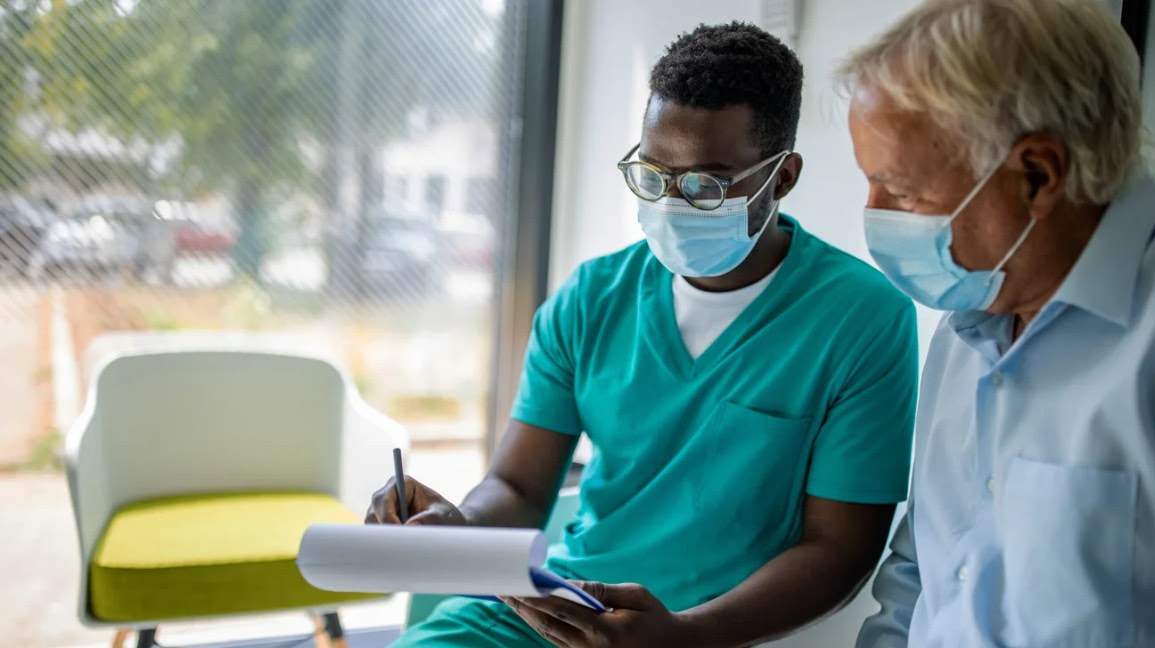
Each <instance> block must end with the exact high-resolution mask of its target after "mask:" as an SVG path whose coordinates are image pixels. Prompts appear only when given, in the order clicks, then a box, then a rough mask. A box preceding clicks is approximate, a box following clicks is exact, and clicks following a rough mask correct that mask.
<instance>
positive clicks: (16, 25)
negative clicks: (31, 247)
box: [0, 0, 43, 191]
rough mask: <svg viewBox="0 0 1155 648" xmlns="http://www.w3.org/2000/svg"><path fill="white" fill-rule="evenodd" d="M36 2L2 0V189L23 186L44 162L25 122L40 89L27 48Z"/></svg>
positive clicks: (0, 120)
mask: <svg viewBox="0 0 1155 648" xmlns="http://www.w3.org/2000/svg"><path fill="white" fill-rule="evenodd" d="M34 4H35V3H33V2H29V1H27V0H2V1H0V191H10V190H13V189H16V188H18V187H20V185H22V184H23V183H24V182H25V181H26V180H27V179H28V178H29V177H30V176H32V175H33V174H34V173H35V172H36V170H37V169H38V168H39V166H40V165H41V164H42V163H43V159H42V156H39V155H37V154H36V147H35V146H33V145H32V143H31V142H30V141H29V139H28V137H27V133H26V132H24V131H25V128H22V124H21V119H22V118H24V117H25V116H26V115H27V107H28V104H29V103H30V102H31V101H34V100H35V99H36V95H37V93H38V91H39V87H38V83H37V79H36V76H35V74H34V73H33V71H32V70H33V68H32V66H31V65H30V63H31V59H32V56H31V54H30V53H29V52H28V51H27V49H26V48H25V47H24V39H25V38H26V37H27V35H28V33H29V32H30V31H31V30H32V28H33V25H34V23H35V20H36V10H35V7H34V6H33V5H34Z"/></svg>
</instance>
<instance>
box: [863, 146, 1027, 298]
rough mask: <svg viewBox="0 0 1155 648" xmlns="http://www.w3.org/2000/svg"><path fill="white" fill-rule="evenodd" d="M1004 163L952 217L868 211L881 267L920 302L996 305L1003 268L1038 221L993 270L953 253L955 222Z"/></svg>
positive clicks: (869, 235) (870, 239)
mask: <svg viewBox="0 0 1155 648" xmlns="http://www.w3.org/2000/svg"><path fill="white" fill-rule="evenodd" d="M1000 166H1001V165H1000ZM998 168H999V167H998V166H996V167H995V168H993V169H991V170H990V171H989V172H988V173H987V174H986V175H985V176H983V178H982V179H981V180H979V183H978V184H977V185H976V186H975V188H974V189H972V190H971V192H970V193H969V194H968V195H967V197H966V198H964V199H963V201H962V203H961V204H960V205H959V206H958V208H957V209H955V210H954V213H953V214H951V215H950V216H924V215H921V214H914V213H911V212H905V211H897V210H890V209H874V208H872V207H867V208H866V209H865V210H864V216H865V221H866V246H867V248H868V249H869V250H870V255H871V256H872V257H874V261H875V263H877V264H878V267H879V269H881V270H882V272H883V274H885V275H886V277H887V278H888V279H890V281H891V283H893V284H894V285H895V286H896V287H898V289H899V290H901V291H903V292H904V293H906V294H907V295H909V296H910V297H911V298H912V299H914V300H915V301H917V302H919V303H920V304H923V305H925V306H929V307H931V308H935V309H938V310H945V311H966V310H986V309H987V308H990V306H991V304H993V303H994V301H995V299H996V298H997V297H998V296H999V291H1000V290H1002V287H1003V281H1004V280H1005V279H1006V273H1005V272H1003V267H1004V266H1006V264H1007V262H1008V261H1010V260H1011V257H1013V256H1014V255H1015V253H1016V252H1018V250H1019V247H1021V246H1022V244H1023V242H1024V241H1026V240H1027V235H1028V234H1030V233H1031V230H1032V229H1034V227H1035V223H1036V222H1037V221H1036V220H1035V219H1033V218H1032V219H1031V222H1030V224H1029V225H1027V227H1026V229H1025V230H1023V233H1022V235H1021V236H1019V239H1018V240H1017V241H1015V244H1014V245H1012V246H1011V249H1010V250H1008V251H1007V253H1006V255H1004V256H1003V258H1002V260H1001V261H999V262H998V264H996V265H995V267H994V269H993V270H967V269H966V268H964V267H962V266H960V265H959V264H958V263H956V262H955V260H954V257H953V256H951V253H950V245H951V241H952V237H953V232H952V230H951V222H952V221H954V219H956V218H958V215H959V214H961V213H962V211H963V210H964V209H966V207H967V205H969V204H970V203H971V201H972V200H973V199H974V197H975V196H976V195H978V193H979V191H981V190H982V188H983V187H984V186H986V184H987V182H988V181H989V180H990V179H991V176H993V175H994V174H995V171H996V170H998Z"/></svg>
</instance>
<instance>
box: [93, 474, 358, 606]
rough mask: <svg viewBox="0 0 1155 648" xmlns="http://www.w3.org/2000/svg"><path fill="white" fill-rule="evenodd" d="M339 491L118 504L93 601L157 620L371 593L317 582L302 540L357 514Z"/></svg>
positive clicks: (100, 555)
mask: <svg viewBox="0 0 1155 648" xmlns="http://www.w3.org/2000/svg"><path fill="white" fill-rule="evenodd" d="M358 521H359V520H357V518H356V516H355V515H354V514H353V513H352V512H350V511H349V510H348V509H347V508H345V507H344V506H342V505H341V503H340V502H338V501H337V500H336V499H334V498H333V497H330V496H328V495H321V494H317V493H243V494H213V495H192V496H181V497H168V498H163V499H155V500H148V501H143V502H138V503H135V504H130V505H128V506H125V507H124V508H122V509H121V510H119V511H117V512H116V514H115V515H114V516H113V518H112V521H111V522H109V524H108V528H107V530H106V531H105V533H104V537H103V538H101V540H100V543H99V544H98V545H97V547H96V552H95V553H94V554H93V558H92V561H91V572H90V581H89V606H90V608H91V611H92V614H93V616H95V617H96V618H98V619H101V620H104V621H153V620H162V619H181V618H189V617H198V616H213V615H227V614H235V613H240V612H257V611H263V610H277V609H288V608H297V607H321V606H327V605H332V604H335V603H340V602H344V601H353V600H360V599H365V598H372V597H373V596H376V595H372V594H368V595H365V594H341V593H335V592H324V591H321V590H318V589H316V588H314V587H313V586H311V585H309V584H308V583H306V582H305V580H304V579H303V578H301V574H300V572H298V571H297V564H296V558H297V548H298V546H299V545H300V542H301V536H302V535H303V534H304V532H305V528H306V527H307V526H309V525H310V524H312V523H314V522H335V523H349V522H358Z"/></svg>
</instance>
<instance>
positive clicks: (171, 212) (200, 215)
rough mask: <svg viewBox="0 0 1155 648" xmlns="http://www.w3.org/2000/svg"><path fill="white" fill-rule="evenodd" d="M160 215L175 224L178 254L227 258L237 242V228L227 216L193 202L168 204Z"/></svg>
mask: <svg viewBox="0 0 1155 648" xmlns="http://www.w3.org/2000/svg"><path fill="white" fill-rule="evenodd" d="M155 211H156V213H157V214H158V215H159V216H160V217H161V218H162V219H165V220H169V221H172V223H173V224H174V228H175V236H176V254H178V255H181V254H201V255H204V254H216V255H221V254H226V253H227V252H228V251H229V250H231V249H232V248H233V245H235V244H236V242H237V228H236V225H235V224H234V223H233V222H232V220H231V219H230V218H228V217H227V216H226V215H225V214H212V213H209V212H208V211H206V210H205V209H203V208H201V207H200V206H198V205H197V204H196V203H191V202H178V201H170V200H164V201H160V202H158V203H156V205H155Z"/></svg>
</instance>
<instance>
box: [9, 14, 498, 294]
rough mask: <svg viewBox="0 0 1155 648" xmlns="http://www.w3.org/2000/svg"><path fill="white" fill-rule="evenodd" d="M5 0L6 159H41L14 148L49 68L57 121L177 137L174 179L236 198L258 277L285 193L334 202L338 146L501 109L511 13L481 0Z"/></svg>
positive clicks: (179, 185) (75, 127) (45, 93)
mask: <svg viewBox="0 0 1155 648" xmlns="http://www.w3.org/2000/svg"><path fill="white" fill-rule="evenodd" d="M0 6H2V7H4V14H3V16H2V18H3V19H2V20H0V38H2V39H3V43H4V44H5V45H7V46H8V49H9V50H12V49H16V50H19V52H20V54H19V56H16V57H10V58H8V59H4V60H2V61H0V160H3V159H25V160H27V159H29V158H27V157H23V158H20V157H15V156H18V155H22V153H20V152H16V151H14V150H13V149H11V148H9V149H5V148H3V147H5V146H11V145H9V144H5V142H6V141H9V140H11V139H12V138H11V137H8V134H9V133H10V132H11V131H12V126H11V125H12V124H13V123H14V122H15V119H16V118H17V117H18V115H19V114H21V113H22V112H23V111H25V110H26V107H25V106H23V105H22V104H21V102H20V101H19V98H20V97H19V96H18V95H22V93H23V85H24V75H25V73H26V71H27V70H28V69H29V67H32V68H35V69H36V70H38V71H39V72H40V74H41V76H42V77H43V83H42V84H41V87H40V92H39V100H38V102H37V105H36V106H35V110H36V112H37V113H38V114H40V115H45V116H47V117H49V118H50V119H51V120H52V122H53V123H54V124H56V125H58V126H60V127H63V128H66V129H69V130H72V131H74V132H77V131H81V130H84V129H92V128H95V129H97V130H98V131H99V132H103V133H108V134H112V135H115V136H117V137H119V138H121V139H122V140H123V141H127V142H131V141H141V140H143V141H147V142H153V143H158V142H165V141H175V142H178V143H179V156H178V160H177V163H176V164H175V166H174V168H173V169H172V170H171V172H170V173H171V175H172V177H171V178H167V179H161V184H163V185H164V186H166V187H169V188H171V189H172V190H174V191H175V192H176V193H177V194H183V195H202V194H204V193H206V192H225V193H228V194H230V195H232V197H233V204H234V207H235V209H236V210H237V217H238V222H239V223H240V225H241V232H240V234H239V239H238V240H239V242H238V248H239V252H240V254H239V255H238V258H237V261H238V267H239V268H240V269H241V270H242V271H247V272H248V274H250V275H255V274H256V271H257V270H258V269H259V260H260V257H261V255H262V252H263V249H264V247H266V244H267V241H266V240H265V237H266V235H267V234H269V232H267V231H266V229H265V227H266V215H267V214H269V213H270V212H271V211H272V209H273V208H274V207H275V206H276V205H275V202H276V198H277V197H279V196H284V195H287V194H289V193H291V191H294V190H301V189H304V190H312V191H314V192H318V193H322V194H324V192H326V191H328V192H329V194H328V195H322V196H321V203H322V204H325V205H327V206H329V207H332V206H333V205H334V204H335V202H336V199H335V196H336V193H335V187H336V184H337V182H336V179H337V178H338V177H339V174H338V173H337V172H336V171H334V165H335V164H336V162H335V160H336V159H337V157H338V151H339V150H342V149H344V150H347V151H351V157H352V158H353V159H356V158H357V156H358V155H360V156H362V158H363V159H368V158H370V157H372V155H373V154H375V153H376V152H377V151H379V150H380V147H381V146H382V145H383V144H384V143H385V142H386V141H388V140H389V139H390V138H392V137H395V136H396V135H398V134H399V133H400V132H402V131H403V130H404V128H405V127H406V124H407V117H408V115H409V113H410V110H411V108H412V107H414V106H416V105H421V106H425V107H427V108H429V109H430V110H431V111H434V112H435V113H440V114H444V113H461V112H463V111H470V112H473V113H476V112H477V111H478V109H479V107H485V108H488V107H490V106H497V105H498V104H499V101H498V98H497V94H496V93H498V92H499V91H500V89H499V88H498V84H497V82H496V81H497V78H498V77H497V76H496V75H497V74H498V68H497V65H498V63H499V61H498V57H497V56H495V55H494V51H493V47H494V43H496V42H498V40H499V34H498V33H497V30H498V29H499V28H500V26H501V22H500V21H499V20H496V19H495V18H494V17H493V16H490V15H488V14H486V13H485V12H484V11H482V10H481V5H480V2H471V1H470V0H387V1H382V0H45V1H44V2H41V1H40V0H27V1H21V0H0ZM15 43H19V44H20V46H19V47H14V45H13V44H15ZM7 153H12V155H13V156H14V157H7V156H6V154H7ZM310 157H312V158H314V159H316V158H319V159H320V160H321V166H322V167H324V169H318V168H317V167H318V164H317V163H313V164H312V165H311V166H310V164H307V163H306V160H307V159H309V158H310ZM0 171H2V169H0ZM344 173H346V174H348V173H350V170H349V169H345V170H344ZM372 173H373V171H372V170H368V171H362V174H361V175H362V176H365V175H366V174H368V175H372ZM3 175H4V174H3V173H2V172H0V179H2V178H3ZM359 181H360V182H362V183H363V184H362V186H363V187H364V186H365V183H367V180H366V178H365V177H361V178H360V180H359ZM367 208H368V204H367V203H366V204H365V205H362V209H367Z"/></svg>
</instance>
